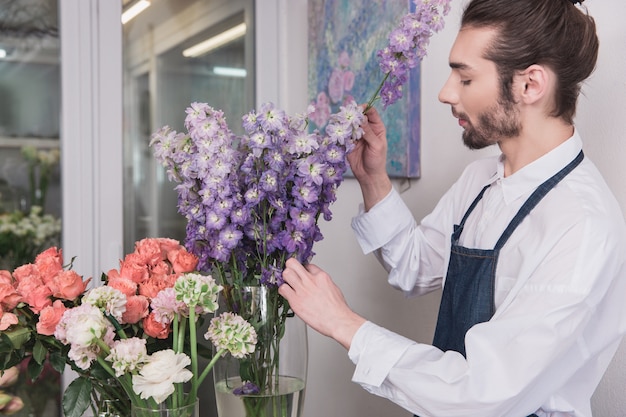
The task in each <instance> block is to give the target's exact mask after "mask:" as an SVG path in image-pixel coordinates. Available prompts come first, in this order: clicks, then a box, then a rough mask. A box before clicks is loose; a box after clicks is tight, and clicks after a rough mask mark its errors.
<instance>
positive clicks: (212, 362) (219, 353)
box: [198, 348, 228, 385]
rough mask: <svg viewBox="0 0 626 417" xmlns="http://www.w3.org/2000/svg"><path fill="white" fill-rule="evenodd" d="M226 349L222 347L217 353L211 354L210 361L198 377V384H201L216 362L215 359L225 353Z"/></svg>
mask: <svg viewBox="0 0 626 417" xmlns="http://www.w3.org/2000/svg"><path fill="white" fill-rule="evenodd" d="M227 350H228V349H226V348H222V349H220V350H218V351H217V353H215V355H213V358H211V362H209V364H208V365H207V366H206V368H204V370H203V371H202V375H200V377H198V385H200V384H202V382H203V381H204V379H205V378H206V377H207V376H208V375H209V372H211V369H213V366H215V363H216V362H217V360H218V359H219V358H220V357H221V356H222V355H223V354H224V353H226V351H227Z"/></svg>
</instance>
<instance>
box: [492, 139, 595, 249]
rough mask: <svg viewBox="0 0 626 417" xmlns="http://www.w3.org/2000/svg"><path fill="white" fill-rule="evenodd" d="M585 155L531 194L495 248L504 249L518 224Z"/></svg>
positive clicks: (581, 152) (580, 155)
mask: <svg viewBox="0 0 626 417" xmlns="http://www.w3.org/2000/svg"><path fill="white" fill-rule="evenodd" d="M584 157H585V155H584V154H583V151H580V153H579V154H578V156H576V158H574V160H573V161H572V162H570V163H569V164H567V166H566V167H565V168H563V169H562V170H560V171H559V172H557V173H556V174H555V175H554V176H553V177H551V178H549V179H548V180H546V181H545V182H544V183H543V184H541V185H540V186H539V187H537V189H536V190H535V191H534V192H533V193H532V194H531V196H530V197H529V198H528V200H526V202H525V203H524V204H523V205H522V207H521V208H520V209H519V211H518V212H517V214H516V215H515V217H514V218H513V220H512V221H511V223H509V225H508V227H507V228H506V230H505V231H504V233H502V236H500V239H499V240H498V242H497V243H496V246H495V248H494V249H495V250H498V249H502V247H503V246H504V244H505V243H506V241H507V240H509V237H511V235H512V234H513V231H514V230H515V229H516V228H517V226H519V225H520V223H521V222H522V220H524V218H525V217H526V215H527V214H528V213H530V211H531V210H532V209H533V208H535V206H536V205H537V204H538V203H539V201H541V199H542V198H543V197H545V195H546V194H548V192H549V191H550V190H551V189H553V188H554V187H555V186H556V185H557V184H558V183H559V182H560V181H561V180H562V179H563V178H565V176H566V175H567V174H569V173H570V172H572V171H573V170H574V168H576V167H577V166H578V165H579V164H580V163H581V161H582V160H583V158H584Z"/></svg>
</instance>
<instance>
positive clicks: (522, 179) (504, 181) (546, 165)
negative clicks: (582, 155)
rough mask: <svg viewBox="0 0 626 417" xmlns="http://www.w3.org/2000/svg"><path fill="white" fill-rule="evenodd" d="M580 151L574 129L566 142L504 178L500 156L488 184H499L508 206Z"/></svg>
mask: <svg viewBox="0 0 626 417" xmlns="http://www.w3.org/2000/svg"><path fill="white" fill-rule="evenodd" d="M581 150H582V139H581V138H580V135H579V134H578V130H576V129H574V134H573V135H572V137H570V138H569V139H568V140H566V141H565V142H563V143H562V144H561V145H559V146H557V147H556V148H554V149H553V150H551V151H550V152H548V153H547V154H545V155H543V156H542V157H540V158H539V159H536V160H535V161H533V162H531V163H530V164H528V165H526V166H525V167H523V168H522V169H520V170H519V171H517V172H516V173H514V174H513V175H510V176H508V177H506V178H505V177H504V163H503V159H504V155H500V158H498V162H497V171H496V173H495V174H494V176H493V177H492V178H491V180H490V181H489V182H491V183H493V182H499V183H500V185H501V187H502V193H503V195H504V201H505V203H506V204H509V203H511V202H512V201H515V200H516V199H518V198H519V197H521V196H523V195H526V194H528V193H529V192H530V191H532V190H534V189H535V188H537V187H538V186H539V185H541V184H542V183H543V182H544V181H546V180H547V179H549V178H550V177H552V176H553V175H554V174H556V173H557V172H559V171H560V170H561V169H563V168H564V167H565V166H566V165H567V164H569V163H570V162H572V160H574V158H576V156H577V155H578V153H579V152H580V151H581Z"/></svg>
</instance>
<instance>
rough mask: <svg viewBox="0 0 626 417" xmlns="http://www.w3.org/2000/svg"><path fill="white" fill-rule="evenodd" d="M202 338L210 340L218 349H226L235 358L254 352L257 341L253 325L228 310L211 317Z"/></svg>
mask: <svg viewBox="0 0 626 417" xmlns="http://www.w3.org/2000/svg"><path fill="white" fill-rule="evenodd" d="M204 338H205V339H207V340H211V342H212V343H213V344H214V345H215V347H216V348H217V349H218V350H221V349H227V350H228V351H229V352H230V354H231V355H233V356H234V357H235V358H243V357H244V356H246V355H248V354H250V353H252V352H254V349H255V348H256V342H257V335H256V331H255V330H254V327H252V325H251V324H250V323H248V322H247V321H245V320H244V319H243V317H241V316H239V315H237V314H233V313H230V312H226V313H222V315H220V316H219V317H215V318H213V319H212V320H211V324H210V325H209V329H208V331H207V332H206V334H205V335H204Z"/></svg>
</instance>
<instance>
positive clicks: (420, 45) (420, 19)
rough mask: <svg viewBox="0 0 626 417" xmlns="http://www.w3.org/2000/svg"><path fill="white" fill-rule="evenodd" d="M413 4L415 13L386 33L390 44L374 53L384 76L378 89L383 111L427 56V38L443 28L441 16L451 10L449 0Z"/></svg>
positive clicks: (399, 93)
mask: <svg viewBox="0 0 626 417" xmlns="http://www.w3.org/2000/svg"><path fill="white" fill-rule="evenodd" d="M414 4H415V11H414V12H412V13H408V14H407V15H405V16H404V17H403V18H402V20H401V22H400V25H399V26H398V27H397V28H396V29H394V30H393V31H391V33H390V34H389V44H388V45H387V46H386V47H385V48H383V49H381V50H380V51H378V53H377V57H378V62H379V66H380V69H381V70H382V72H383V73H384V74H386V76H385V80H384V82H383V83H382V86H381V87H382V88H381V90H380V98H381V101H382V103H383V106H384V107H385V108H387V106H389V105H391V104H393V103H395V102H396V101H398V100H399V99H400V98H401V97H402V86H403V85H404V84H406V82H407V80H408V74H409V70H411V69H412V68H415V67H416V66H417V65H418V64H419V63H420V62H421V61H422V59H423V58H424V57H425V56H426V48H427V47H428V43H429V41H430V37H431V36H432V35H433V34H434V33H436V32H438V31H440V30H441V29H442V28H443V26H444V19H443V17H444V16H445V15H447V14H448V12H449V11H450V0H414ZM440 9H441V10H440Z"/></svg>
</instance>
